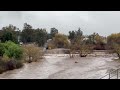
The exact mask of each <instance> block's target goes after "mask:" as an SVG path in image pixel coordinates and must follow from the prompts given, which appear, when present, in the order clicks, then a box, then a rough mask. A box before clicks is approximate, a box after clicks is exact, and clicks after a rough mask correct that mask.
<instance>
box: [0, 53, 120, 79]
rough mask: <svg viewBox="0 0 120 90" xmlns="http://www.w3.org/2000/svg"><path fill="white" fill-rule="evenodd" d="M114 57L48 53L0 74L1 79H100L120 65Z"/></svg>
mask: <svg viewBox="0 0 120 90" xmlns="http://www.w3.org/2000/svg"><path fill="white" fill-rule="evenodd" d="M112 59H113V57H110V56H108V57H103V56H97V57H91V56H88V57H79V56H76V57H75V58H74V59H73V58H72V59H71V58H69V56H68V55H67V54H59V55H58V54H47V55H46V56H45V58H44V59H42V60H41V61H39V62H33V63H31V64H25V65H24V67H22V68H20V69H15V70H11V71H7V72H5V73H3V74H0V79H99V78H101V77H102V76H104V75H105V74H106V73H107V72H109V71H110V70H111V69H116V68H119V67H120V62H119V61H115V60H112Z"/></svg>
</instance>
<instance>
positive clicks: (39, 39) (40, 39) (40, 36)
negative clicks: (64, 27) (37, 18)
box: [35, 28, 47, 46]
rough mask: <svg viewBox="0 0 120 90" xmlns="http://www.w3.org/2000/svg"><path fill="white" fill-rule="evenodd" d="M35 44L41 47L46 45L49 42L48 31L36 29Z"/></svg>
mask: <svg viewBox="0 0 120 90" xmlns="http://www.w3.org/2000/svg"><path fill="white" fill-rule="evenodd" d="M35 37H36V38H35V42H36V43H37V44H38V45H39V46H44V44H45V43H46V41H47V31H46V29H39V28H38V29H36V30H35Z"/></svg>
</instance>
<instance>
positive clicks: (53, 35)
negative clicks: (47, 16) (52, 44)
mask: <svg viewBox="0 0 120 90" xmlns="http://www.w3.org/2000/svg"><path fill="white" fill-rule="evenodd" d="M50 34H51V39H52V38H53V37H55V34H58V30H57V29H56V28H51V31H50Z"/></svg>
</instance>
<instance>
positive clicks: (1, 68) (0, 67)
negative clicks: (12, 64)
mask: <svg viewBox="0 0 120 90" xmlns="http://www.w3.org/2000/svg"><path fill="white" fill-rule="evenodd" d="M6 70H7V69H6V63H5V62H4V61H2V60H0V74H1V73H2V72H4V71H6Z"/></svg>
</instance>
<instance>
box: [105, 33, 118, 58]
mask: <svg viewBox="0 0 120 90" xmlns="http://www.w3.org/2000/svg"><path fill="white" fill-rule="evenodd" d="M107 49H109V50H110V51H111V52H112V53H116V54H117V56H118V57H119V59H120V33H114V34H111V35H109V36H108V37H107Z"/></svg>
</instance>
